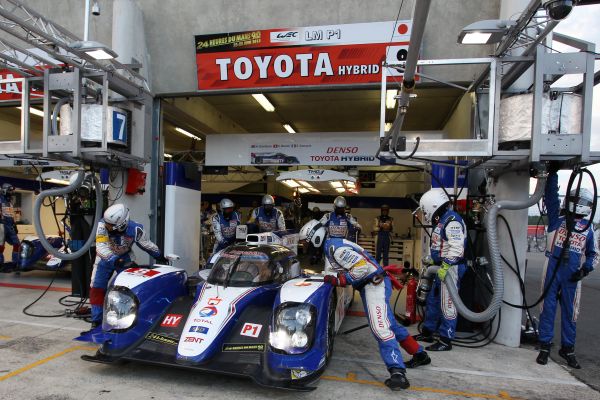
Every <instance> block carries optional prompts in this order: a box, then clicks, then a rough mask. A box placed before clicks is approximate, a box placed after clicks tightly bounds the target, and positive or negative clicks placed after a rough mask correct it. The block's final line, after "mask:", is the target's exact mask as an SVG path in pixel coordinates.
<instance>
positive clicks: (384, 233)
mask: <svg viewBox="0 0 600 400" xmlns="http://www.w3.org/2000/svg"><path fill="white" fill-rule="evenodd" d="M386 222H387V223H389V224H390V228H389V229H384V228H383V224H384V223H386ZM393 230H394V218H392V217H390V216H389V215H380V216H378V217H375V223H374V224H373V231H375V232H377V247H376V249H377V250H376V252H375V259H376V260H377V262H378V263H379V262H381V258H382V257H383V265H389V261H390V259H389V255H390V244H391V242H392V231H393Z"/></svg>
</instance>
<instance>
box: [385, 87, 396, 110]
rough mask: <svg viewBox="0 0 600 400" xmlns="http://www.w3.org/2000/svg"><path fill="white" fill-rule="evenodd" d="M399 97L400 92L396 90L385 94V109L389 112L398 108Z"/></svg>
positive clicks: (389, 90) (390, 90)
mask: <svg viewBox="0 0 600 400" xmlns="http://www.w3.org/2000/svg"><path fill="white" fill-rule="evenodd" d="M397 95H398V91H397V90H396V89H388V90H387V91H386V92H385V108H387V109H388V110H391V109H393V108H394V107H396V96H397Z"/></svg>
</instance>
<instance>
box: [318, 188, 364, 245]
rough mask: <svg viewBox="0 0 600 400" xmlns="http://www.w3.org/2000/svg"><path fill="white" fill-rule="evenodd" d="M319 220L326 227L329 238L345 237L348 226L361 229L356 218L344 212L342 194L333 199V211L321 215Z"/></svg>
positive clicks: (344, 203) (344, 205)
mask: <svg viewBox="0 0 600 400" xmlns="http://www.w3.org/2000/svg"><path fill="white" fill-rule="evenodd" d="M319 222H320V223H321V225H322V226H324V227H325V228H326V229H327V234H328V236H329V237H330V238H343V239H347V238H348V234H349V227H350V226H352V227H353V228H354V229H355V230H358V231H361V230H362V227H361V226H360V224H359V223H358V222H356V219H354V217H353V216H352V215H350V214H347V213H346V199H345V198H344V197H342V196H338V197H336V198H335V200H333V211H331V212H328V213H326V214H325V215H323V217H322V218H321V220H320V221H319Z"/></svg>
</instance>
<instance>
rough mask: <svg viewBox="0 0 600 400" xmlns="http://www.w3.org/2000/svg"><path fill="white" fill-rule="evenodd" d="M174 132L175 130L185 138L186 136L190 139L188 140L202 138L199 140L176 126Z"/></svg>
mask: <svg viewBox="0 0 600 400" xmlns="http://www.w3.org/2000/svg"><path fill="white" fill-rule="evenodd" d="M175 130H176V131H177V132H179V133H181V134H182V135H185V136H187V137H190V138H192V139H194V140H202V138H200V137H198V136H196V135H194V134H193V133H189V132H188V131H186V130H185V129H181V128H180V127H178V126H177V127H175Z"/></svg>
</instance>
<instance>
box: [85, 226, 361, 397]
mask: <svg viewBox="0 0 600 400" xmlns="http://www.w3.org/2000/svg"><path fill="white" fill-rule="evenodd" d="M268 235H271V234H269V233H266V234H258V235H249V236H248V239H249V241H247V242H245V243H242V244H236V245H232V246H230V247H228V248H226V249H225V250H223V251H222V252H221V253H220V254H218V255H217V256H216V260H214V262H213V263H212V268H210V269H209V270H203V271H202V272H201V274H199V276H189V277H188V276H187V274H186V272H185V271H184V270H183V269H179V268H175V267H172V266H163V265H157V266H155V267H154V268H130V269H127V270H125V271H124V272H122V273H120V274H119V275H117V276H116V278H114V279H113V280H112V282H111V284H110V285H109V288H108V290H107V294H106V299H105V303H104V320H103V323H102V326H101V327H98V328H96V329H94V330H92V331H90V332H89V333H86V334H84V335H82V336H80V337H79V338H78V339H79V340H83V341H89V342H94V343H97V344H100V348H99V350H98V352H97V353H96V355H95V356H84V357H83V358H84V359H86V360H88V361H95V362H102V363H113V362H117V361H119V360H134V361H141V362H146V363H153V364H161V365H172V366H177V367H183V368H189V369H195V370H200V371H212V372H218V373H223V374H230V375H241V376H248V377H251V378H252V379H253V380H254V381H255V382H256V383H258V384H260V385H264V386H271V387H279V388H286V389H296V390H312V389H314V387H311V386H310V385H311V384H312V383H313V382H315V381H316V380H317V379H318V378H319V376H320V375H321V374H322V372H323V371H324V369H325V367H326V366H327V363H328V361H329V359H330V357H331V353H332V351H333V342H334V337H335V333H336V332H337V330H338V329H339V327H340V325H341V323H342V319H343V317H344V314H345V311H346V309H347V307H348V305H349V304H350V301H351V296H352V289H351V288H345V289H343V288H334V287H332V286H331V285H328V284H325V283H323V275H310V276H309V275H303V274H302V271H301V269H300V263H299V261H298V258H297V256H296V254H295V252H294V251H292V250H290V249H289V248H287V247H284V246H282V245H279V244H264V242H269V241H268V240H266V239H265V236H268Z"/></svg>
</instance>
